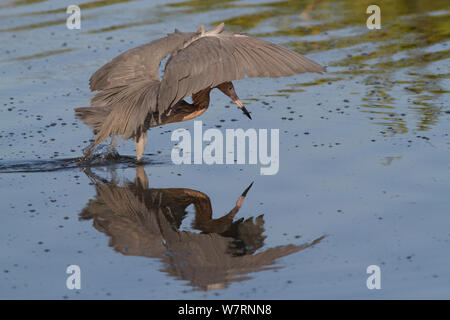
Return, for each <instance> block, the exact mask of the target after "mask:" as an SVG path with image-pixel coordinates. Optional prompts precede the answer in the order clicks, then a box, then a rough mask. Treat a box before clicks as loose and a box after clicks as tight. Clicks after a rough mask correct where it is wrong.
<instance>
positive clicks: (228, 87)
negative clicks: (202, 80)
mask: <svg viewBox="0 0 450 320" xmlns="http://www.w3.org/2000/svg"><path fill="white" fill-rule="evenodd" d="M216 88H217V89H219V90H220V91H222V92H223V93H224V94H225V95H227V96H228V97H230V99H231V100H233V102H234V103H236V104H237V106H238V108H239V109H241V110H242V111H243V112H244V114H245V115H246V116H247V117H249V118H250V119H251V118H252V117H251V116H250V113H249V112H248V111H247V109H246V108H245V107H244V105H243V104H242V102H241V100H239V97H238V96H237V94H236V91H235V90H234V86H233V83H231V82H230V81H228V82H224V83H221V84H219V85H218V86H217V87H216Z"/></svg>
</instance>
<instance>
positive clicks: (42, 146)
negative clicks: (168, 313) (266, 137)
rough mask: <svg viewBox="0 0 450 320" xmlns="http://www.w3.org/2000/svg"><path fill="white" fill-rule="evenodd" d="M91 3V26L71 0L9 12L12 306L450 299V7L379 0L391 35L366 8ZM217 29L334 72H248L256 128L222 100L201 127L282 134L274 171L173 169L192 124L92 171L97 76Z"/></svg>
mask: <svg viewBox="0 0 450 320" xmlns="http://www.w3.org/2000/svg"><path fill="white" fill-rule="evenodd" d="M81 3H82V4H81V5H80V7H81V10H82V27H81V30H68V29H67V28H66V26H65V21H66V17H67V14H66V13H65V10H66V7H67V6H68V5H70V4H72V3H71V1H56V0H53V1H42V0H34V1H20V0H5V1H3V2H2V4H1V5H0V43H1V47H0V74H1V77H0V150H1V151H0V204H1V208H2V210H1V215H0V256H1V259H0V298H13V299H16V298H54V299H62V298H68V299H77V298H88V299H89V298H101V299H108V298H116V299H117V298H149V299H164V298H170V299H173V298H176V299H189V298H195V299H196V298H224V299H226V298H233V299H235V298H249V299H260V298H262V299H264V298H266V299H272V298H286V299H298V298H367V299H379V298H447V299H448V298H450V274H449V270H450V268H449V267H450V255H449V254H448V248H449V240H450V231H449V225H450V216H449V214H450V212H449V209H448V208H449V206H450V197H449V194H450V153H449V150H450V137H449V133H450V132H449V131H450V130H449V129H450V125H449V124H450V103H449V101H450V99H449V89H448V88H449V82H450V81H449V62H450V53H449V43H450V41H449V40H450V38H449V30H450V19H449V15H450V11H449V7H448V1H383V4H382V5H381V23H382V28H381V29H380V30H368V29H367V28H366V24H365V21H366V19H367V17H368V15H367V14H366V13H365V11H366V8H367V6H368V5H370V4H371V3H370V2H366V1H359V2H355V1H318V0H316V1H314V0H309V1H298V0H296V1H289V0H286V1H270V0H267V1H254V0H249V1H223V0H222V1H177V2H170V3H168V2H166V1H159V0H158V1H132V0H116V1H113V0H110V1H108V0H105V1H84V2H83V1H82V2H81ZM221 21H224V22H225V24H226V30H227V31H233V32H245V33H248V34H251V35H254V36H257V37H261V38H264V39H266V40H269V41H272V42H275V43H279V44H282V45H284V46H286V47H288V48H291V49H294V50H296V51H297V52H299V53H302V54H305V55H307V56H308V57H309V58H311V59H313V60H314V61H316V62H318V63H320V64H322V65H326V66H327V73H326V74H325V75H316V74H303V75H296V76H294V77H290V78H281V79H244V80H241V81H237V82H235V87H236V90H237V93H238V95H239V96H240V98H241V100H242V101H243V102H244V103H245V104H246V107H247V108H248V109H249V111H250V112H251V113H252V118H253V120H251V121H250V120H248V119H247V118H246V117H244V116H243V115H242V114H241V113H240V112H239V111H238V110H236V108H235V107H231V102H230V101H228V100H227V99H226V98H225V96H223V95H222V94H221V93H218V92H214V93H213V94H212V105H211V106H210V109H209V110H208V111H207V112H206V113H205V114H204V115H202V116H201V117H200V118H198V119H199V120H202V121H203V124H204V127H205V128H219V129H220V130H223V131H224V130H225V129H227V128H244V129H247V128H256V129H260V128H269V129H271V128H277V129H279V130H280V167H279V172H278V174H276V175H273V176H261V175H260V174H259V172H260V171H259V170H260V168H259V165H212V166H208V165H206V164H204V165H180V166H176V165H174V164H173V163H172V161H171V158H170V154H171V150H172V147H173V146H174V144H175V143H174V142H172V141H171V140H170V137H171V133H172V131H173V130H175V129H178V128H186V129H188V130H190V131H193V122H192V121H190V122H184V123H178V124H170V125H166V126H163V127H158V128H153V129H151V130H150V133H149V144H148V148H147V151H146V152H147V153H146V155H145V158H144V163H143V164H140V165H139V164H136V163H135V162H134V160H133V157H134V144H133V143H132V142H131V141H128V142H124V143H122V144H121V145H119V146H118V152H119V153H120V154H121V156H120V157H112V158H108V157H106V158H105V157H98V158H96V159H95V161H93V162H91V163H90V164H91V165H90V166H88V165H83V166H81V167H80V166H78V165H77V162H78V159H79V157H81V156H82V152H83V149H84V148H85V147H86V146H87V145H88V144H89V139H91V138H92V133H91V132H90V130H89V129H88V128H87V127H86V126H84V125H83V124H82V123H80V122H79V121H78V120H76V119H75V117H74V113H73V108H75V107H81V106H87V105H88V104H89V100H90V99H91V98H92V97H93V94H92V93H91V92H89V88H88V80H89V77H90V76H91V74H92V73H93V72H94V71H95V70H97V69H98V68H99V67H100V66H102V65H103V64H104V63H106V62H107V61H109V60H110V59H111V58H113V57H114V56H116V55H118V54H119V53H120V52H123V51H124V50H127V49H129V48H132V47H134V46H137V45H140V44H143V43H146V42H148V41H151V40H153V39H156V38H159V37H162V36H164V35H165V34H166V33H169V32H172V31H173V29H174V28H178V29H180V30H182V31H194V30H196V28H197V26H198V25H199V24H200V23H204V24H205V25H206V26H207V27H211V26H214V25H215V24H217V23H218V22H221ZM216 91H217V90H216ZM252 182H254V183H253V185H252V187H251V188H250V190H248V193H247V194H246V197H245V200H244V202H243V205H242V207H241V208H240V210H239V211H238V212H234V211H233V208H234V207H235V205H236V201H237V200H238V198H239V197H240V195H241V194H242V192H243V191H244V190H246V188H247V187H248V186H249V185H250V184H251V183H252ZM230 210H231V211H230ZM230 213H231V216H230ZM227 214H228V216H227V217H228V218H223V220H211V215H212V218H214V219H218V218H221V217H222V216H225V215H227ZM230 219H231V220H230ZM72 264H75V265H78V266H80V269H81V279H82V280H81V281H82V287H81V289H79V290H68V289H67V287H66V279H67V277H68V274H66V268H67V266H69V265H72ZM369 265H378V266H379V267H380V268H381V289H380V290H369V289H368V288H367V286H366V280H367V278H368V276H369V275H368V274H367V273H366V269H367V267H368V266H369Z"/></svg>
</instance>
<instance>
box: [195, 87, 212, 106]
mask: <svg viewBox="0 0 450 320" xmlns="http://www.w3.org/2000/svg"><path fill="white" fill-rule="evenodd" d="M210 92H211V88H206V89H203V90H201V91H199V92H197V93H193V94H192V102H193V104H194V105H195V106H197V107H203V108H206V107H208V106H209V93H210Z"/></svg>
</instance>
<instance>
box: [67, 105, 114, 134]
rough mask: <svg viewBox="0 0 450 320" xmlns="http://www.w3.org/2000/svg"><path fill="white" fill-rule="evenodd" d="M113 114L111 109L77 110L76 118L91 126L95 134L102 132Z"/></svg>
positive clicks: (92, 108)
mask: <svg viewBox="0 0 450 320" xmlns="http://www.w3.org/2000/svg"><path fill="white" fill-rule="evenodd" d="M110 113H111V108H110V107H87V108H76V109H75V116H76V117H77V118H78V119H80V120H82V121H83V122H84V123H85V124H87V125H88V126H90V127H91V128H92V130H93V131H94V134H97V133H98V132H100V130H101V128H102V126H103V124H104V123H105V121H106V118H108V116H109V114H110Z"/></svg>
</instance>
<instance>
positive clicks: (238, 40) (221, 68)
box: [158, 34, 325, 112]
mask: <svg viewBox="0 0 450 320" xmlns="http://www.w3.org/2000/svg"><path fill="white" fill-rule="evenodd" d="M324 71H325V68H324V67H322V66H321V65H319V64H317V63H315V62H314V61H311V60H310V59H308V58H306V57H304V56H302V55H300V54H298V53H296V52H294V51H292V50H289V49H286V48H284V47H282V46H279V45H276V44H274V43H271V42H267V41H264V40H261V39H257V38H253V37H250V36H246V35H241V34H212V35H205V36H203V37H200V38H199V39H198V40H195V41H193V42H192V43H190V44H189V45H188V46H187V47H185V48H184V49H181V50H179V51H178V52H177V53H176V54H175V55H174V56H172V57H171V58H170V59H169V61H168V62H167V64H166V67H165V72H164V77H163V79H162V81H161V85H160V90H159V95H158V111H159V112H163V111H165V110H167V109H169V108H170V107H171V106H173V105H175V104H176V103H177V102H178V101H180V100H181V99H183V98H184V97H186V96H189V95H190V94H192V93H196V92H198V91H200V90H202V89H205V88H208V87H211V88H212V87H215V86H217V85H219V84H221V83H223V82H226V81H232V80H239V79H243V78H244V76H245V75H247V76H248V77H250V78H259V77H261V78H263V77H270V78H278V77H286V76H292V75H294V74H296V73H304V72H317V73H322V72H324Z"/></svg>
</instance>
